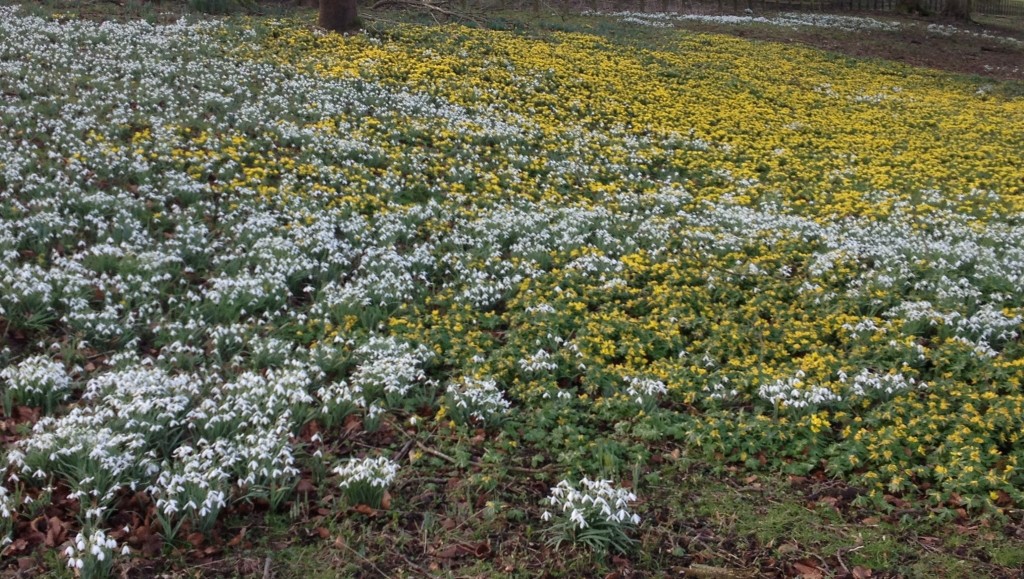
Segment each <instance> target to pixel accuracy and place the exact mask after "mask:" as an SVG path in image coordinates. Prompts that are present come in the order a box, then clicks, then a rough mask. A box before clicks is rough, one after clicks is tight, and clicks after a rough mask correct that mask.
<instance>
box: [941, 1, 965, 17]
mask: <svg viewBox="0 0 1024 579" xmlns="http://www.w3.org/2000/svg"><path fill="white" fill-rule="evenodd" d="M942 15H943V16H949V17H951V18H956V19H957V20H970V19H971V1H970V0H946V5H945V6H943V7H942Z"/></svg>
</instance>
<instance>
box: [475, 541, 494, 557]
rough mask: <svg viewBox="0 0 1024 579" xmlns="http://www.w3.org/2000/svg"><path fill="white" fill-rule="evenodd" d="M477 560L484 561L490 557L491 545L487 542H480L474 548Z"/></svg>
mask: <svg viewBox="0 0 1024 579" xmlns="http://www.w3.org/2000/svg"><path fill="white" fill-rule="evenodd" d="M473 554H474V555H476V558H477V559H486V558H487V557H490V555H491V544H490V543H488V542H487V541H482V542H481V543H479V544H478V545H477V546H476V550H475V551H474V552H473Z"/></svg>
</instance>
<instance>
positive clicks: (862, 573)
mask: <svg viewBox="0 0 1024 579" xmlns="http://www.w3.org/2000/svg"><path fill="white" fill-rule="evenodd" d="M851 573H853V577H854V579H868V577H871V569H868V568H867V567H861V566H860V565H857V566H856V567H854V568H853V571H851Z"/></svg>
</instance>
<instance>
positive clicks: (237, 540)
mask: <svg viewBox="0 0 1024 579" xmlns="http://www.w3.org/2000/svg"><path fill="white" fill-rule="evenodd" d="M247 529H248V527H242V530H240V531H238V534H237V535H235V536H234V537H231V540H230V541H228V547H237V546H238V545H240V544H242V541H244V540H245V531H246V530H247Z"/></svg>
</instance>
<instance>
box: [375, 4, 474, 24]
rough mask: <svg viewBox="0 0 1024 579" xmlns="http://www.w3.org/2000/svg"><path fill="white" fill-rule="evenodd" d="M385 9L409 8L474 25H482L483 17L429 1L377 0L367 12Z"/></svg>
mask: <svg viewBox="0 0 1024 579" xmlns="http://www.w3.org/2000/svg"><path fill="white" fill-rule="evenodd" d="M385 7H398V8H410V9H413V10H423V11H425V12H428V13H430V14H440V15H442V16H446V17H448V18H452V19H455V20H458V21H462V22H472V23H474V24H479V25H482V24H483V16H482V15H479V14H472V13H469V12H461V11H457V10H452V9H450V8H447V7H445V5H444V4H443V3H437V2H431V1H430V0H377V2H376V3H374V4H373V5H372V6H370V7H369V8H368V9H367V10H379V9H381V8H385Z"/></svg>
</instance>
